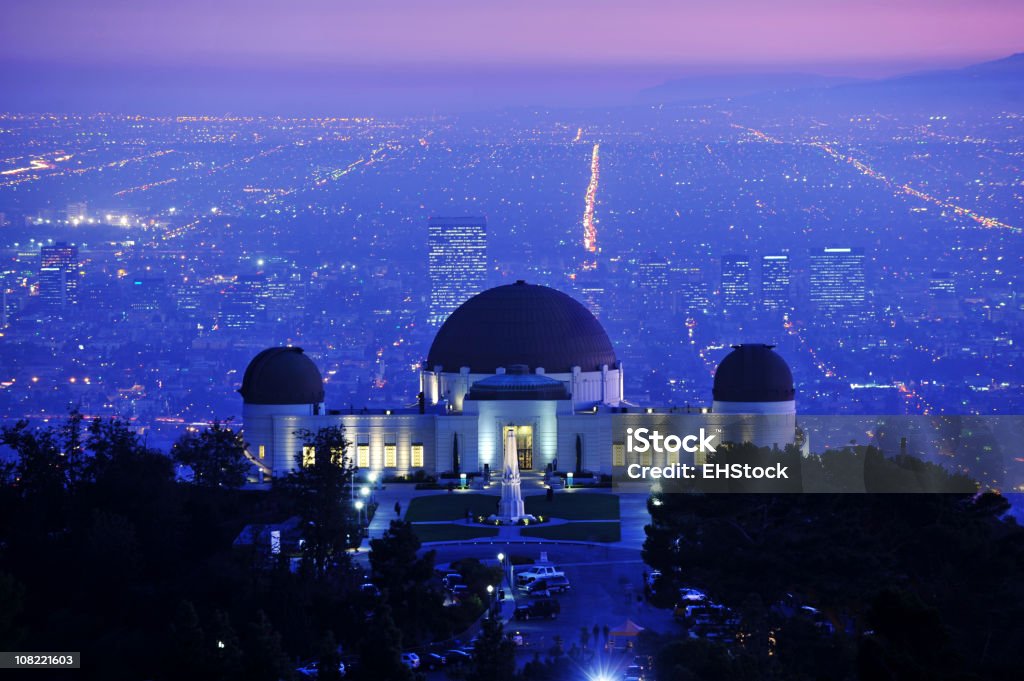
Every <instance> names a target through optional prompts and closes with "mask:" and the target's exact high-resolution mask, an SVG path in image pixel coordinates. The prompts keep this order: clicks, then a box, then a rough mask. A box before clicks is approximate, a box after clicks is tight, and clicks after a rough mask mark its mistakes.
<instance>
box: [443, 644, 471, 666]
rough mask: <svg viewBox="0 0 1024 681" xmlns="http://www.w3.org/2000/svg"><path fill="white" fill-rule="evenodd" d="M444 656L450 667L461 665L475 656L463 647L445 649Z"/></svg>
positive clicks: (467, 662)
mask: <svg viewBox="0 0 1024 681" xmlns="http://www.w3.org/2000/svg"><path fill="white" fill-rule="evenodd" d="M444 657H445V663H446V664H447V665H448V666H449V667H461V666H462V665H465V664H469V663H470V662H471V661H472V660H473V656H472V655H471V654H469V653H468V652H466V651H465V650H462V649H461V648H452V649H451V650H446V651H444Z"/></svg>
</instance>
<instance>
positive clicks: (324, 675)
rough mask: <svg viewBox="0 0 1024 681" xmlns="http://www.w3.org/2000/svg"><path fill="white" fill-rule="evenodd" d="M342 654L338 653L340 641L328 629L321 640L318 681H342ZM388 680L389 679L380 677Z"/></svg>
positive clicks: (318, 658)
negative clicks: (340, 669)
mask: <svg viewBox="0 0 1024 681" xmlns="http://www.w3.org/2000/svg"><path fill="white" fill-rule="evenodd" d="M340 666H341V654H340V653H339V652H338V641H337V640H336V639H335V638H334V632H333V631H331V630H330V629H328V630H327V631H325V632H324V635H323V637H322V638H321V639H320V654H319V656H318V657H317V670H318V672H317V676H316V678H317V679H320V680H321V681H340V680H341V672H340V671H339V668H340ZM380 678H388V677H380Z"/></svg>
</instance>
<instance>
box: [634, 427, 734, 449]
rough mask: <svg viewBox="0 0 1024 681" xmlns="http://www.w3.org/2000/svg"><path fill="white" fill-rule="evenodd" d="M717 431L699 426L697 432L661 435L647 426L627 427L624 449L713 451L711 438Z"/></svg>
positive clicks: (713, 437)
mask: <svg viewBox="0 0 1024 681" xmlns="http://www.w3.org/2000/svg"><path fill="white" fill-rule="evenodd" d="M716 435H717V433H708V432H707V431H706V430H705V429H704V428H701V429H700V431H699V432H698V433H697V434H694V435H684V436H683V437H679V436H678V435H667V436H665V435H662V434H661V433H660V432H659V431H657V430H651V429H649V428H627V429H626V451H627V452H629V453H631V454H632V453H636V454H646V453H647V452H655V453H658V454H678V453H679V452H680V451H683V452H687V453H689V454H696V453H698V452H711V453H714V452H715V451H716V450H715V445H714V443H713V440H714V439H715V437H716Z"/></svg>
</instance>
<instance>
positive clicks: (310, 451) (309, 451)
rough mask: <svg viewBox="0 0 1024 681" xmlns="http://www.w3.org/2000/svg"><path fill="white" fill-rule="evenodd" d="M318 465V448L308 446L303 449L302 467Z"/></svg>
mask: <svg viewBox="0 0 1024 681" xmlns="http://www.w3.org/2000/svg"><path fill="white" fill-rule="evenodd" d="M315 464H316V448H315V447H310V446H309V445H306V446H305V447H303V448H302V467H303V468H305V467H307V466H313V465H315Z"/></svg>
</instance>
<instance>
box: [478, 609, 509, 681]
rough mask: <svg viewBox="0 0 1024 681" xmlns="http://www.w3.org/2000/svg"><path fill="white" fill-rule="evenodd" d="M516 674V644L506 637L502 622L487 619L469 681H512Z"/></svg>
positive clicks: (482, 628)
mask: <svg viewBox="0 0 1024 681" xmlns="http://www.w3.org/2000/svg"><path fill="white" fill-rule="evenodd" d="M515 672H516V649H515V644H513V643H512V641H510V640H508V637H507V636H505V630H504V627H502V625H501V622H499V621H498V620H496V619H492V618H487V619H485V620H484V622H483V626H482V627H481V630H480V637H479V638H478V639H477V641H476V647H475V648H474V649H473V667H472V669H471V670H470V673H469V676H468V681H512V680H513V679H514V678H515Z"/></svg>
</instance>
